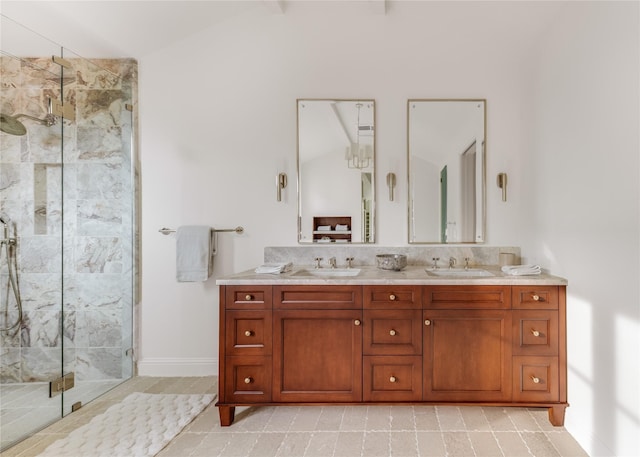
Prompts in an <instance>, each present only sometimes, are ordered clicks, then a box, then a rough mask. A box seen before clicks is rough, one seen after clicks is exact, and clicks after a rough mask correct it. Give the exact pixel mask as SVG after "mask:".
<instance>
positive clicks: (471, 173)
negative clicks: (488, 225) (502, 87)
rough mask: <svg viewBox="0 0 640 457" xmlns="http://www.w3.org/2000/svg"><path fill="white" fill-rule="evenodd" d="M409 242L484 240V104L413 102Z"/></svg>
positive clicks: (409, 106)
mask: <svg viewBox="0 0 640 457" xmlns="http://www.w3.org/2000/svg"><path fill="white" fill-rule="evenodd" d="M407 129H408V132H407V143H408V145H407V146H408V161H407V162H408V177H409V183H408V189H409V200H408V204H409V208H408V213H409V243H483V242H484V240H485V198H486V197H485V192H486V191H485V163H486V100H482V99H477V100H474V99H467V100H454V99H451V100H440V99H437V100H409V101H408V104H407Z"/></svg>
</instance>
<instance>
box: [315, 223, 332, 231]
mask: <svg viewBox="0 0 640 457" xmlns="http://www.w3.org/2000/svg"><path fill="white" fill-rule="evenodd" d="M316 231H318V232H330V231H331V226H330V225H318V228H316Z"/></svg>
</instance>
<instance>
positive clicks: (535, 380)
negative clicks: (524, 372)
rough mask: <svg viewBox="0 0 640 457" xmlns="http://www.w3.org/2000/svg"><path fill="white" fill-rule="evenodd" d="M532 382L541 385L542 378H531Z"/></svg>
mask: <svg viewBox="0 0 640 457" xmlns="http://www.w3.org/2000/svg"><path fill="white" fill-rule="evenodd" d="M531 380H532V381H533V383H534V384H540V378H536V377H535V376H531Z"/></svg>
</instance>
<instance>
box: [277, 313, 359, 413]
mask: <svg viewBox="0 0 640 457" xmlns="http://www.w3.org/2000/svg"><path fill="white" fill-rule="evenodd" d="M273 323H274V329H273V357H274V359H273V401H276V402H320V403H328V402H357V401H361V400H362V311H361V310H326V311H323V310H278V311H274V313H273Z"/></svg>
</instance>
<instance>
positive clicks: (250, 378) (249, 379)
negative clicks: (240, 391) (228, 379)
mask: <svg viewBox="0 0 640 457" xmlns="http://www.w3.org/2000/svg"><path fill="white" fill-rule="evenodd" d="M252 382H253V378H252V377H250V376H247V377H246V378H244V383H245V384H251V383H252Z"/></svg>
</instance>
